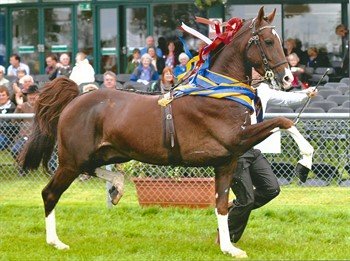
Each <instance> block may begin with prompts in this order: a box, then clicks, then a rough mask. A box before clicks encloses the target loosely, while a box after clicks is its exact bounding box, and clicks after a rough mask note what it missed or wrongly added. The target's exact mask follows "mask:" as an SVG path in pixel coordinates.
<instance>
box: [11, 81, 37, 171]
mask: <svg viewBox="0 0 350 261" xmlns="http://www.w3.org/2000/svg"><path fill="white" fill-rule="evenodd" d="M24 95H26V97H27V101H26V102H23V100H22V102H21V103H18V104H17V107H16V110H15V113H34V106H35V103H36V101H37V100H38V97H39V88H38V86H37V85H35V84H33V85H30V86H29V88H28V89H27V90H26V91H25V93H24ZM32 124H33V118H31V119H24V120H21V122H20V123H19V126H20V129H19V136H20V137H19V139H18V140H17V141H16V142H15V144H14V145H13V146H12V149H11V153H12V156H13V157H14V158H17V156H18V154H19V152H20V151H21V150H22V148H23V146H24V144H25V142H26V141H27V140H28V138H29V135H30V133H31V131H32ZM20 174H23V172H20Z"/></svg>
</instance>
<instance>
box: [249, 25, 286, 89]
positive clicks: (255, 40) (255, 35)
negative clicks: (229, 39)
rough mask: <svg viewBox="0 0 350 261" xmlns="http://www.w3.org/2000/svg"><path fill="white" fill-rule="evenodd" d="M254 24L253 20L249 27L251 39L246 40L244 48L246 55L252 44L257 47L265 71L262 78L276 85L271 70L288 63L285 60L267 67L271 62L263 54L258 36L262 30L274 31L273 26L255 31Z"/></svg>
mask: <svg viewBox="0 0 350 261" xmlns="http://www.w3.org/2000/svg"><path fill="white" fill-rule="evenodd" d="M255 22H256V21H255V19H254V20H253V22H252V24H251V25H250V26H249V28H251V29H252V37H250V39H249V40H248V45H247V47H246V53H247V52H248V50H249V48H250V47H251V46H252V44H253V43H254V44H255V45H256V46H257V47H258V49H259V51H260V55H261V58H262V62H263V65H264V69H265V76H264V78H265V79H267V80H270V81H271V83H272V85H276V80H275V74H274V72H273V69H275V68H277V67H278V66H280V65H282V64H285V63H288V62H287V60H286V59H285V60H284V61H281V62H278V63H276V64H275V65H273V66H270V65H269V62H268V61H269V60H271V59H268V57H267V55H266V54H265V52H264V49H263V47H262V45H261V42H260V38H259V34H260V32H261V31H263V30H264V29H268V28H271V29H274V28H275V26H273V25H265V26H262V27H260V28H259V29H258V30H256V28H255Z"/></svg>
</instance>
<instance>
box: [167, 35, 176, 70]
mask: <svg viewBox="0 0 350 261" xmlns="http://www.w3.org/2000/svg"><path fill="white" fill-rule="evenodd" d="M175 49H176V46H175V43H174V42H173V41H170V42H168V45H167V51H166V53H165V54H166V55H165V66H167V67H170V68H175V66H176V65H177V64H178V62H177V58H176V57H177V55H176V51H175Z"/></svg>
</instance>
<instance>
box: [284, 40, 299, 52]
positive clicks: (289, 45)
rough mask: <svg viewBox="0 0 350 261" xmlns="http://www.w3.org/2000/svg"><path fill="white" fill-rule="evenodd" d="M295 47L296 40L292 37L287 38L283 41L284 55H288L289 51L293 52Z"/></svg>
mask: <svg viewBox="0 0 350 261" xmlns="http://www.w3.org/2000/svg"><path fill="white" fill-rule="evenodd" d="M295 48H296V42H295V40H294V39H293V38H288V39H287V40H285V41H284V54H285V55H286V56H288V55H290V54H291V53H295Z"/></svg>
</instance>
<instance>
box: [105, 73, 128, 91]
mask: <svg viewBox="0 0 350 261" xmlns="http://www.w3.org/2000/svg"><path fill="white" fill-rule="evenodd" d="M101 88H108V89H122V88H123V85H122V84H121V83H119V82H117V75H116V74H115V73H114V72H111V71H107V72H105V73H104V74H103V84H102V85H101Z"/></svg>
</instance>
